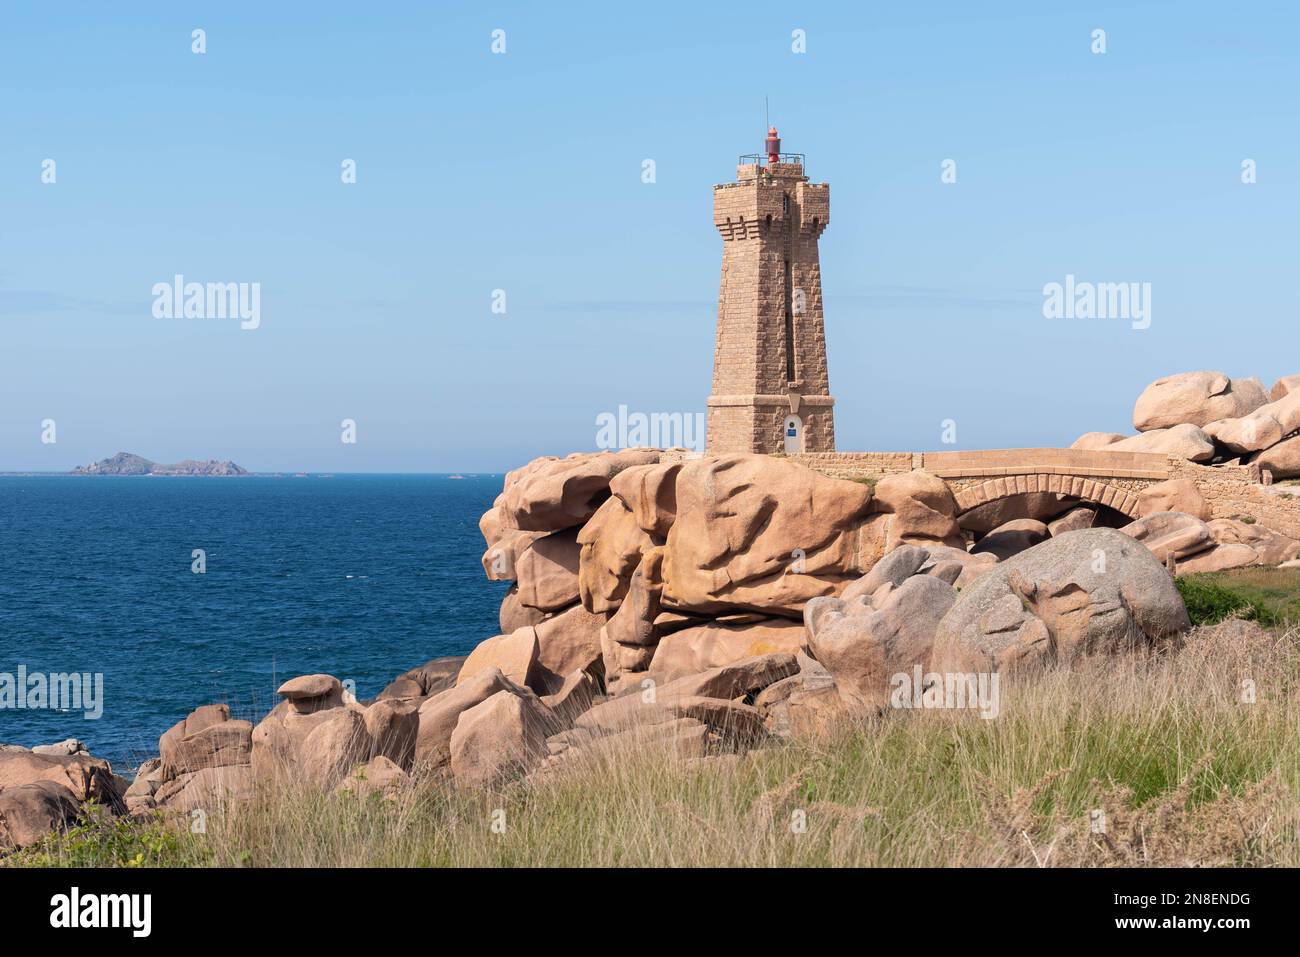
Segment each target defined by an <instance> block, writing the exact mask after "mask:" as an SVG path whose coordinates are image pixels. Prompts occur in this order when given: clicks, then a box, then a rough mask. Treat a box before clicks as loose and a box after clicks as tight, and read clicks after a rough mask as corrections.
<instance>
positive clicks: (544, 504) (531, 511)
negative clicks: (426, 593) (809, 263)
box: [488, 449, 659, 545]
mask: <svg viewBox="0 0 1300 957" xmlns="http://www.w3.org/2000/svg"><path fill="white" fill-rule="evenodd" d="M658 461H659V452H658V451H655V450H652V449H629V450H627V451H623V452H597V453H574V454H573V455H570V456H568V457H567V458H563V459H557V458H542V459H535V460H534V461H532V462H529V463H528V464H527V465H525V466H524V467H523V468H521V469H516V470H515V471H513V472H511V473H509V474H508V475H507V476H506V481H505V489H504V491H503V492H502V493H501V495H500V496H499V497H498V499H497V503H496V506H495V507H496V508H497V509H499V512H498V514H497V516H496V518H495V521H498V522H499V523H500V527H502V528H514V529H521V530H523V531H532V532H558V531H563V530H564V529H566V528H576V527H578V526H580V525H583V524H584V523H586V521H587V520H588V519H590V518H591V517H592V516H593V515H595V514H596V509H597V508H599V507H600V505H601V503H602V502H604V501H605V500H606V499H607V498H608V497H609V483H610V480H611V479H612V478H613V477H614V476H616V475H618V474H619V473H620V472H622V471H623V470H624V469H627V468H631V467H632V466H636V465H650V464H654V463H656V462H658ZM488 544H489V545H491V544H493V543H492V542H489V543H488Z"/></svg>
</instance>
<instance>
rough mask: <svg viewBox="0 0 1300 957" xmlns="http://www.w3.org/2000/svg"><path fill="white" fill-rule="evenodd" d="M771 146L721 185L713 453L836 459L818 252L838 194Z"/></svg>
mask: <svg viewBox="0 0 1300 957" xmlns="http://www.w3.org/2000/svg"><path fill="white" fill-rule="evenodd" d="M763 146H764V149H763V153H762V154H748V155H744V156H741V157H740V159H739V162H738V164H737V166H736V181H735V182H734V183H723V184H720V185H717V186H714V187H713V224H714V226H716V227H717V230H718V232H719V233H721V235H722V281H721V286H720V291H719V293H718V328H717V341H716V345H715V348H714V353H713V391H712V394H711V395H710V396H709V398H708V413H709V415H708V452H709V454H721V453H726V452H761V453H773V452H784V453H787V454H797V453H801V452H832V451H834V450H835V420H834V415H833V409H834V406H835V400H834V399H833V398H831V394H830V382H829V379H828V376H827V371H826V330H825V323H824V319H823V315H822V280H821V265H820V262H819V259H818V252H817V243H818V240H819V239H820V238H821V234H822V231H823V230H825V228H826V224H827V223H828V222H829V221H830V187H829V186H828V185H827V184H826V183H810V182H809V181H808V177H807V175H806V174H805V173H804V157H803V155H802V154H797V153H782V152H781V137H780V135H779V134H778V133H777V130H776V127H771V128H769V129H768V132H767V138H766V140H765V141H764V144H763Z"/></svg>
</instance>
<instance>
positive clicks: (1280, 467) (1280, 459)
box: [1251, 391, 1300, 480]
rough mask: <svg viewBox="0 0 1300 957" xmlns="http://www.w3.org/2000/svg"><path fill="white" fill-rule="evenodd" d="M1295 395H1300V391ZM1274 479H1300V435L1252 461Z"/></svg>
mask: <svg viewBox="0 0 1300 957" xmlns="http://www.w3.org/2000/svg"><path fill="white" fill-rule="evenodd" d="M1295 394H1297V395H1300V391H1297V392H1296V393H1295ZM1251 461H1252V462H1254V463H1255V464H1256V465H1258V466H1259V467H1260V468H1261V469H1262V470H1264V471H1267V472H1269V473H1271V474H1272V476H1273V478H1274V479H1277V480H1281V479H1293V478H1300V435H1297V436H1293V437H1292V438H1289V439H1283V440H1282V441H1281V442H1278V443H1277V444H1276V445H1273V446H1270V447H1269V448H1267V449H1265V450H1264V451H1262V452H1260V453H1259V454H1258V455H1256V456H1255V457H1254V458H1253V459H1251Z"/></svg>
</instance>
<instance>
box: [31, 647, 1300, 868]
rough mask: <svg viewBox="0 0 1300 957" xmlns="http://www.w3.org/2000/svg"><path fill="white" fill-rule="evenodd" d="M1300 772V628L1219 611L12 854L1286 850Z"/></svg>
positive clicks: (913, 860)
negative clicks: (198, 826)
mask: <svg viewBox="0 0 1300 957" xmlns="http://www.w3.org/2000/svg"><path fill="white" fill-rule="evenodd" d="M1246 681H1249V682H1253V685H1254V701H1253V703H1250V702H1249V701H1248V700H1243V697H1247V698H1248V697H1249V696H1248V695H1245V696H1244V695H1243V687H1246V686H1244V685H1243V682H1246ZM1297 794H1300V632H1297V631H1296V630H1290V631H1287V632H1280V631H1273V632H1269V631H1262V630H1260V629H1258V628H1256V627H1254V626H1253V625H1246V624H1243V623H1240V622H1227V623H1224V624H1221V625H1217V626H1214V627H1207V628H1201V629H1198V630H1196V631H1194V632H1193V633H1192V634H1191V635H1190V637H1189V639H1188V641H1187V643H1186V646H1185V647H1184V648H1183V649H1182V650H1181V651H1180V652H1178V653H1175V654H1168V655H1164V656H1133V657H1126V658H1119V659H1115V658H1109V659H1098V660H1093V661H1085V662H1080V663H1077V664H1075V665H1073V666H1069V667H1063V668H1060V669H1058V670H1055V671H1052V672H1049V673H1044V674H1039V675H1036V676H1025V677H1023V678H1020V679H1016V680H1013V679H1011V678H1005V679H1004V680H1003V683H1002V687H1001V714H1000V716H999V717H997V718H996V719H992V720H985V719H982V718H980V717H979V716H978V715H977V714H975V713H973V712H951V711H930V712H924V711H897V712H891V713H889V714H887V715H885V716H884V717H882V718H878V719H871V720H869V721H866V722H863V723H858V724H856V725H855V726H853V727H850V728H845V729H843V730H842V731H841V732H840V733H838V734H836V735H834V736H833V737H832V738H831V739H829V740H826V741H824V742H822V743H820V744H817V745H810V744H778V745H775V746H772V747H768V748H764V749H762V750H760V751H756V752H752V753H750V754H749V755H746V756H743V757H742V756H734V755H733V756H727V757H722V758H711V759H708V760H705V761H702V762H689V761H686V760H684V759H680V758H673V757H669V756H666V755H664V754H658V755H656V754H654V753H649V752H642V753H639V754H635V755H624V756H622V757H617V758H611V757H610V756H603V757H596V758H592V759H590V760H585V759H584V760H581V761H575V762H573V764H572V765H571V766H570V767H568V768H566V769H565V770H564V771H563V772H560V773H555V774H552V775H547V776H546V777H544V778H539V779H537V780H535V781H533V782H531V783H529V782H524V781H516V782H514V783H512V784H510V785H507V786H505V787H504V788H502V789H501V790H499V791H497V792H495V793H492V794H457V793H455V792H454V791H453V790H452V789H450V788H449V787H448V786H447V785H446V784H445V783H444V782H442V781H441V780H438V779H435V778H432V777H428V778H424V779H422V780H417V781H416V783H415V786H413V787H412V788H411V789H409V790H408V791H407V792H406V793H404V794H403V795H402V796H401V797H400V798H399V799H398V800H396V801H391V802H390V801H384V800H383V799H381V798H374V799H371V800H368V801H358V800H357V799H354V798H334V797H327V796H324V795H321V794H313V793H310V792H307V791H298V792H284V791H281V792H278V793H267V792H262V793H260V794H259V795H258V796H257V797H256V799H255V800H254V801H253V802H251V803H249V804H247V805H245V806H241V807H236V808H229V809H224V810H218V811H216V812H214V813H213V814H211V815H209V817H208V820H207V832H206V833H205V834H201V835H193V834H190V833H188V832H187V831H184V830H182V831H180V832H179V833H176V832H174V831H165V830H164V829H163V828H161V827H160V826H158V825H154V826H152V827H148V826H141V825H131V826H130V827H127V828H123V827H120V826H118V827H113V826H110V825H102V826H99V829H98V830H97V828H96V827H91V828H87V829H83V830H82V832H80V833H79V834H77V835H74V836H73V837H71V838H64V839H61V840H57V841H51V842H49V843H48V844H47V845H45V846H44V847H42V848H39V849H36V850H33V851H28V852H25V853H24V854H22V855H19V856H18V857H17V858H14V859H11V863H33V864H55V865H57V864H70V863H77V864H115V863H131V862H134V863H144V864H151V863H153V864H180V865H187V864H220V865H230V864H248V865H255V866H282V865H300V866H311V867H317V866H384V865H393V866H502V865H504V866H534V865H556V866H619V865H646V866H692V867H693V866H743V867H755V866H757V867H765V866H784V865H795V866H803V865H815V866H848V865H860V866H915V865H931V866H936V865H937V866H947V865H974V866H1062V865H1073V866H1078V865H1083V866H1109V865H1139V866H1141V865H1152V866H1167V865H1247V866H1277V865H1286V866H1297V865H1300V836H1298V833H1297V830H1298V817H1300V815H1298V805H1297V798H1296V795H1297ZM1096 812H1100V814H1101V815H1102V816H1103V817H1102V818H1098V817H1097V814H1096ZM1098 820H1104V826H1103V827H1096V826H1095V823H1094V822H1095V821H1098ZM494 823H495V824H497V825H498V827H496V828H494V826H493V825H494ZM160 834H163V835H164V836H163V837H160V836H159V835H160ZM141 841H153V842H154V843H153V844H146V845H144V848H143V850H142V849H140V843H139V842H141Z"/></svg>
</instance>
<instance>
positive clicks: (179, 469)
mask: <svg viewBox="0 0 1300 957" xmlns="http://www.w3.org/2000/svg"><path fill="white" fill-rule="evenodd" d="M72 474H73V475H247V474H248V471H247V470H246V469H243V468H240V467H239V466H238V465H236V464H235V463H234V462H230V461H226V462H218V461H217V460H216V459H209V460H208V461H207V462H198V461H195V460H194V459H185V460H184V461H182V462H177V463H175V464H174V465H163V464H162V463H160V462H151V461H149V460H148V459H147V458H145V457H144V456H142V455H135V454H134V453H132V452H118V453H117V454H116V455H113V456H110V457H109V458H106V459H100V460H99V461H98V462H92V463H91V464H90V465H79V466H77V467H76V468H75V469H73V470H72Z"/></svg>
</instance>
